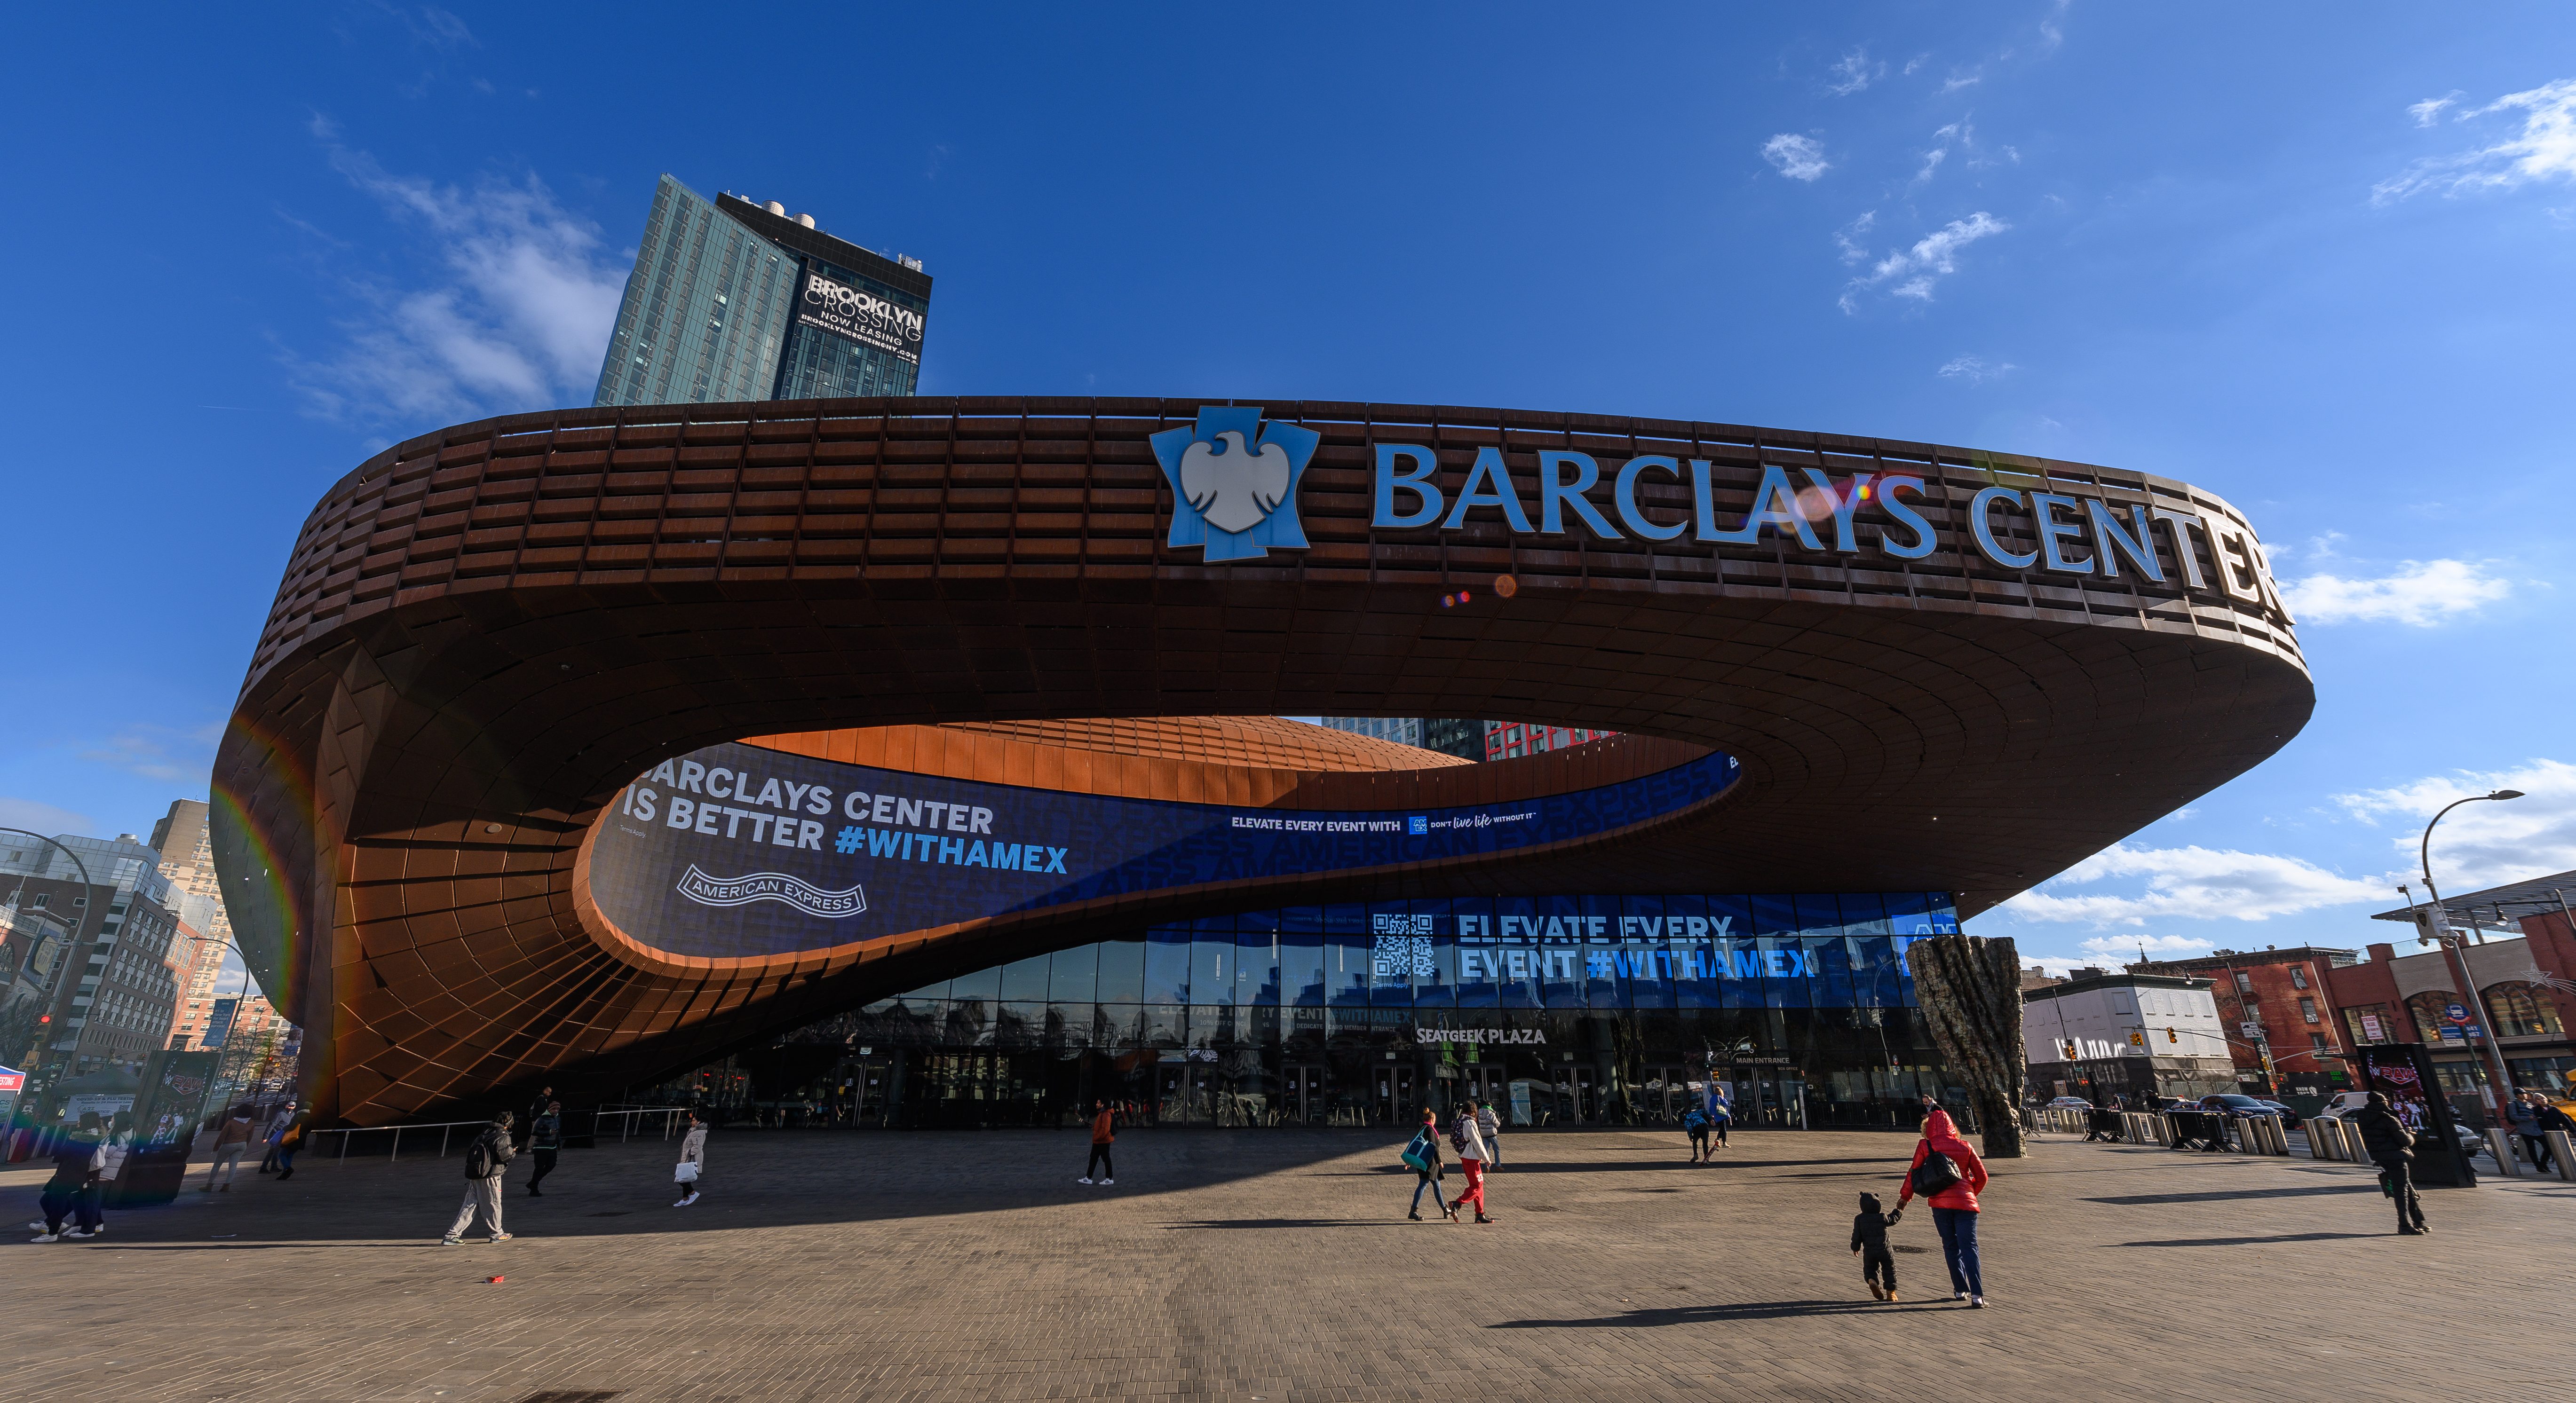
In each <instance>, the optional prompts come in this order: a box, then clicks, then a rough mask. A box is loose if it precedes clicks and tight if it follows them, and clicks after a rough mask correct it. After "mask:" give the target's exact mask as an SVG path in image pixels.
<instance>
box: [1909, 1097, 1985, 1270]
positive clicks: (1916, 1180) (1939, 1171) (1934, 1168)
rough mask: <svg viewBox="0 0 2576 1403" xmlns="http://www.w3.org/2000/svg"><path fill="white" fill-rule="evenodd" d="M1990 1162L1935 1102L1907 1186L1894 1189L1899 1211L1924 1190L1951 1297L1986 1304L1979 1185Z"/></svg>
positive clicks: (1916, 1145) (1926, 1119)
mask: <svg viewBox="0 0 2576 1403" xmlns="http://www.w3.org/2000/svg"><path fill="white" fill-rule="evenodd" d="M1986 1182H1987V1176H1986V1162H1985V1161H1984V1160H1981V1159H1979V1158H1977V1152H1976V1151H1974V1150H1972V1149H1969V1148H1968V1142H1967V1141H1965V1140H1962V1139H1960V1138H1959V1131H1958V1127H1956V1126H1954V1125H1952V1124H1951V1123H1950V1113H1949V1112H1947V1111H1944V1110H1942V1109H1940V1108H1939V1107H1937V1106H1936V1107H1934V1108H1933V1109H1932V1112H1931V1114H1929V1115H1926V1116H1925V1117H1923V1138H1922V1139H1921V1140H1918V1141H1916V1142H1915V1145H1914V1163H1913V1164H1911V1165H1910V1166H1908V1167H1907V1168H1906V1171H1905V1187H1903V1188H1902V1189H1899V1190H1898V1191H1897V1194H1896V1211H1897V1212H1899V1213H1902V1212H1904V1211H1905V1205H1906V1204H1908V1203H1910V1202H1912V1201H1913V1200H1914V1196H1915V1195H1917V1194H1920V1195H1922V1196H1923V1198H1924V1200H1925V1201H1926V1202H1928V1203H1930V1204H1931V1205H1932V1226H1933V1227H1934V1228H1936V1229H1938V1230H1939V1232H1940V1234H1941V1259H1942V1260H1943V1261H1944V1262H1947V1263H1948V1264H1949V1267H1950V1298H1951V1299H1952V1300H1958V1301H1966V1302H1967V1303H1968V1304H1969V1305H1970V1306H1971V1307H1973V1308H1975V1309H1978V1310H1983V1309H1985V1305H1986V1283H1985V1275H1984V1273H1983V1272H1982V1271H1980V1270H1979V1263H1978V1261H1977V1191H1978V1190H1979V1189H1982V1188H1984V1187H1985V1186H1986Z"/></svg>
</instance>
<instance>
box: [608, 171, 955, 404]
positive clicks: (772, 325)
mask: <svg viewBox="0 0 2576 1403" xmlns="http://www.w3.org/2000/svg"><path fill="white" fill-rule="evenodd" d="M872 270H873V271H872ZM898 282H900V283H904V284H906V286H896V283H898ZM927 287H928V279H927V278H926V277H923V276H922V275H921V274H920V271H919V265H918V264H917V263H904V264H897V263H896V262H894V261H893V260H891V259H887V258H884V257H881V256H880V255H877V254H874V253H871V252H870V251H868V250H866V249H862V248H860V247H858V246H857V245H855V244H851V243H848V242H847V241H845V240H841V239H837V238H833V237H832V236H830V235H827V234H824V233H822V232H821V231H820V230H818V229H816V228H814V227H812V226H811V225H810V224H806V223H801V222H799V221H797V220H790V219H787V218H785V217H783V216H779V215H775V214H772V213H770V212H769V211H767V210H765V209H763V208H761V207H760V206H756V205H753V204H751V203H749V202H748V201H744V200H738V199H735V198H733V197H732V196H726V197H725V198H724V199H723V200H722V201H721V202H718V201H711V200H708V199H707V198H706V197H705V196H702V195H700V194H698V193H697V192H696V191H694V190H691V189H690V188H689V187H687V186H686V185H683V184H681V183H680V182H679V181H677V180H674V179H672V178H671V177H670V176H668V175H665V176H663V177H662V179H661V183H660V184H659V185H658V186H656V187H655V189H654V192H653V210H652V213H651V215H650V216H648V217H647V218H646V220H645V224H644V238H643V241H642V243H641V244H640V245H639V246H638V249H637V252H636V256H635V270H634V272H633V273H631V274H630V275H629V276H628V278H627V280H626V295H625V297H624V299H623V300H622V301H620V303H619V304H618V310H617V327H616V330H615V331H614V332H613V333H612V334H611V336H610V339H609V345H608V355H607V357H606V359H605V360H603V361H602V362H601V365H600V371H599V388H598V391H597V393H596V394H595V395H594V396H593V397H592V400H591V402H592V403H593V404H598V405H619V404H706V403H718V402H725V401H735V400H765V399H828V398H838V397H848V396H861V395H909V394H911V393H913V391H914V388H915V387H916V385H917V384H918V383H919V381H920V376H921V366H920V361H919V356H918V349H919V347H918V343H919V331H920V328H921V326H922V324H923V320H924V318H925V317H926V316H927V314H928V311H929V306H930V300H929V298H928V296H927V295H926V293H925V292H923V291H922V289H926V288H927ZM870 298H872V299H876V301H875V302H874V303H866V304H865V305H869V306H878V305H879V304H883V305H882V307H880V311H883V309H884V308H893V309H900V311H899V313H892V314H889V315H892V316H894V317H895V318H896V320H901V319H902V317H903V314H908V318H909V322H910V325H911V328H912V335H911V338H910V340H909V343H908V344H909V345H910V346H911V351H910V353H909V354H908V355H907V354H898V353H896V352H893V351H889V350H886V349H883V348H881V347H879V346H873V345H869V344H866V343H865V342H864V341H861V340H857V339H853V338H852V337H851V336H848V335H842V334H839V333H836V332H834V331H832V330H830V329H827V327H826V326H824V325H822V324H821V323H822V322H826V321H832V320H835V319H836V318H837V319H838V320H840V321H841V323H842V324H843V325H844V326H849V325H852V322H851V321H850V319H849V317H848V313H849V309H850V308H851V307H852V306H853V305H857V304H860V303H862V302H863V301H864V299H870ZM809 303H810V304H812V305H811V306H808V304H809ZM826 303H829V304H831V305H829V306H826V305H825V304H826ZM800 309H803V310H806V311H808V312H815V311H820V312H822V313H824V314H825V315H823V316H820V317H817V316H812V315H807V316H800V315H799V311H800ZM869 320H870V321H871V322H872V323H885V322H886V321H887V317H886V316H878V317H873V318H870V319H869ZM897 339H898V340H901V339H903V338H900V337H898V338H897Z"/></svg>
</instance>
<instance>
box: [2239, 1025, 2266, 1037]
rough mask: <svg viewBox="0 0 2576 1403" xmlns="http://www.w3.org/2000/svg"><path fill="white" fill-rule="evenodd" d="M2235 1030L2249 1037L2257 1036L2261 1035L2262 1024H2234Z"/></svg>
mask: <svg viewBox="0 0 2576 1403" xmlns="http://www.w3.org/2000/svg"><path fill="white" fill-rule="evenodd" d="M2236 1031H2238V1032H2240V1033H2243V1034H2244V1035H2245V1036H2247V1037H2249V1038H2259V1037H2261V1036H2263V1025H2262V1024H2260V1023H2239V1024H2237V1025H2236Z"/></svg>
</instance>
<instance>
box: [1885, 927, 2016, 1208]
mask: <svg viewBox="0 0 2576 1403" xmlns="http://www.w3.org/2000/svg"><path fill="white" fill-rule="evenodd" d="M1905 961H1906V965H1907V966H1908V967H1909V968H1910V969H1912V970H1913V972H1914V996H1915V1002H1916V1003H1917V1004H1919V1005H1920V1006H1921V1007H1922V1009H1923V1021H1924V1022H1925V1023H1926V1024H1928V1025H1930V1027H1931V1029H1932V1041H1933V1042H1934V1043H1935V1044H1937V1045H1938V1046H1939V1047H1940V1049H1941V1058H1942V1060H1943V1061H1945V1062H1947V1063H1949V1064H1950V1070H1951V1071H1952V1072H1953V1073H1955V1074H1956V1075H1957V1076H1958V1078H1959V1083H1960V1085H1962V1086H1965V1087H1966V1088H1967V1089H1968V1098H1969V1100H1970V1101H1972V1102H1973V1103H1974V1104H1975V1107H1976V1112H1977V1120H1978V1122H1979V1123H1980V1124H1981V1125H1983V1126H1984V1127H1985V1142H1986V1143H1985V1156H1986V1158H1988V1159H2019V1158H2021V1157H2022V1143H2021V1098H2022V1043H2021V955H2020V952H2019V951H2017V950H2015V949H2014V948H2013V943H2012V940H2011V938H2010V937H2006V936H1996V937H1991V938H1990V937H1987V936H1981V935H1936V936H1933V937H1932V938H1931V939H1929V940H1917V941H1915V942H1913V943H1912V944H1910V945H1908V946H1907V947H1906V950H1905Z"/></svg>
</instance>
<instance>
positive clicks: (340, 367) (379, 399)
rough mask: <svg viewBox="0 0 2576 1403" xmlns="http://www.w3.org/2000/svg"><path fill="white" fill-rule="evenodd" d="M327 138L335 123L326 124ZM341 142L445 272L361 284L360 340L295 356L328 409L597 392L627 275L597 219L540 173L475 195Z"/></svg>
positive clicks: (437, 410) (444, 410) (464, 410)
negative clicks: (422, 282)
mask: <svg viewBox="0 0 2576 1403" xmlns="http://www.w3.org/2000/svg"><path fill="white" fill-rule="evenodd" d="M315 134H316V135H317V136H321V137H323V138H324V139H325V140H326V141H327V140H328V139H329V137H330V135H331V131H330V128H329V126H328V125H327V124H326V123H322V122H319V121H318V120H317V122H316V124H315ZM328 149H329V152H330V160H331V165H332V168H333V169H335V170H337V171H339V172H340V174H341V175H343V176H345V177H346V178H347V179H348V180H349V181H350V183H352V184H354V185H356V186H357V187H358V188H359V189H361V190H364V191H366V192H367V193H368V194H370V195H373V196H375V197H376V198H377V200H378V201H380V202H381V203H382V204H383V205H384V207H385V209H386V211H387V212H388V213H389V214H391V215H392V216H393V217H394V218H396V219H397V220H399V221H400V222H402V223H404V224H405V225H407V226H409V227H411V228H412V229H414V230H416V231H417V232H419V233H421V234H422V235H424V236H426V237H427V238H428V239H429V240H430V242H431V243H432V244H433V245H434V247H435V249H436V257H435V267H436V269H437V276H436V277H435V279H434V281H432V282H431V284H430V285H428V286H425V287H411V288H398V287H387V286H382V285H378V284H373V283H366V282H361V283H358V284H356V286H355V290H356V292H357V294H358V296H359V297H360V298H361V300H363V301H364V302H366V303H367V304H368V305H369V307H370V309H371V313H372V315H371V316H370V317H369V318H368V319H367V320H365V321H362V322H358V323H354V324H351V325H350V326H349V327H348V333H349V344H348V345H347V346H346V347H344V348H343V349H341V350H340V351H339V352H338V353H337V354H335V355H333V356H331V357H329V358H327V359H325V360H322V361H319V362H305V361H302V360H300V359H299V360H293V361H291V364H292V365H293V367H294V371H295V378H296V380H297V384H298V388H300V389H302V390H303V391H304V392H305V393H306V395H307V397H308V398H309V399H310V400H311V402H312V404H313V407H314V409H315V410H316V411H317V412H319V413H321V414H323V415H325V416H326V417H331V418H350V419H358V420H378V419H385V418H393V419H402V420H413V421H417V420H422V419H430V420H444V419H458V418H466V417H471V416H473V415H477V414H491V413H506V412H511V411H516V410H526V409H538V408H544V407H546V406H549V405H554V404H561V403H567V402H574V403H577V402H583V401H586V400H587V399H588V397H589V391H590V390H591V388H592V386H593V385H595V384H596V383H597V381H598V377H599V363H600V359H601V357H602V356H603V355H605V354H606V352H607V349H608V336H609V332H610V331H611V329H612V328H613V326H614V323H615V322H616V319H617V303H618V299H619V298H620V296H621V295H622V294H623V292H624V288H625V281H626V269H625V268H624V267H622V266H620V265H619V264H618V263H617V262H616V261H614V260H611V259H606V258H603V257H602V256H601V253H600V237H599V231H598V229H597V227H596V226H594V225H592V224H591V223H590V222H589V221H587V220H584V219H581V218H579V217H577V216H575V215H573V214H571V213H569V212H568V211H566V210H564V209H563V208H562V207H561V206H559V205H558V204H556V203H555V199H554V196H553V194H552V193H551V192H550V191H548V190H547V189H546V187H545V185H544V184H543V183H542V182H540V181H538V180H537V179H536V178H535V177H533V176H531V177H529V178H527V179H526V180H524V181H521V182H519V183H516V184H510V183H504V182H500V181H486V182H484V183H483V184H481V185H479V186H478V187H476V188H475V189H474V190H472V191H470V192H468V191H463V190H459V189H458V188H457V187H455V186H441V185H438V184H436V183H434V182H431V181H429V180H425V179H422V178H419V177H416V176H398V175H393V174H390V173H388V172H387V171H385V170H384V169H383V168H382V167H381V166H379V165H377V164H376V162H375V160H374V158H373V157H371V156H368V155H367V154H366V153H364V152H359V151H350V150H347V149H345V148H342V147H340V146H337V145H332V146H330V147H329V148H328Z"/></svg>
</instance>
